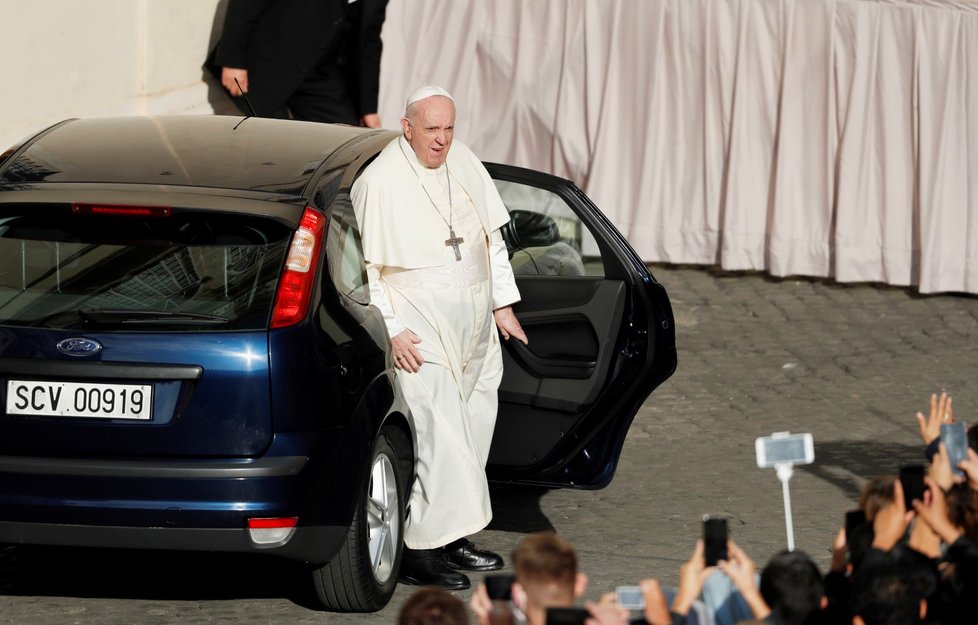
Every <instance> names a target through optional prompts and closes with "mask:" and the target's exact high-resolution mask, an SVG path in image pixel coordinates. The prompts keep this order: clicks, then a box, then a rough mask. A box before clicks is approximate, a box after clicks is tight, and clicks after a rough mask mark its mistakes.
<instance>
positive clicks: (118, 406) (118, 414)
mask: <svg viewBox="0 0 978 625" xmlns="http://www.w3.org/2000/svg"><path fill="white" fill-rule="evenodd" d="M7 414H21V415H38V416H57V417H88V418H101V419H141V420H144V421H148V420H149V419H151V418H152V416H153V387H152V385H149V384H93V383H91V382H84V383H80V382H40V381H35V380H8V381H7Z"/></svg>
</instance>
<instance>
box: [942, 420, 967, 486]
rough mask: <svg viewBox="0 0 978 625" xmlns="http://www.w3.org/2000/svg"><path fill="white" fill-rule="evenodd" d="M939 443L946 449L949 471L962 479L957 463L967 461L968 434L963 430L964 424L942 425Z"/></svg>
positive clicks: (962, 473) (959, 422) (960, 422)
mask: <svg viewBox="0 0 978 625" xmlns="http://www.w3.org/2000/svg"><path fill="white" fill-rule="evenodd" d="M941 442H942V443H944V447H945V448H946V449H947V457H948V459H949V460H950V461H951V471H953V472H954V474H955V475H957V476H958V477H963V476H964V471H962V470H961V469H959V468H958V463H959V462H961V461H962V460H967V459H968V433H967V431H965V429H964V422H963V421H955V422H954V423H942V424H941Z"/></svg>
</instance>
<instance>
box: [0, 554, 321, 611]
mask: <svg viewBox="0 0 978 625" xmlns="http://www.w3.org/2000/svg"><path fill="white" fill-rule="evenodd" d="M313 592H314V591H313V586H312V580H311V578H310V574H309V571H308V569H306V568H305V567H304V566H302V565H299V564H297V563H295V562H291V561H288V560H284V559H280V558H276V557H273V556H265V555H262V554H228V553H206V552H205V553H201V552H179V551H154V550H133V549H96V548H82V547H48V546H23V545H7V546H3V547H0V595H7V596H50V597H85V598H114V599H143V600H146V599H151V600H163V599H165V600H175V601H192V600H199V599H207V600H224V599H257V598H285V599H288V600H289V601H292V602H293V603H295V604H297V605H299V606H301V607H304V608H309V609H316V604H315V597H314V595H313Z"/></svg>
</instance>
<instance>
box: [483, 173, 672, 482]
mask: <svg viewBox="0 0 978 625" xmlns="http://www.w3.org/2000/svg"><path fill="white" fill-rule="evenodd" d="M487 167H488V169H489V172H490V174H491V175H492V177H493V179H494V180H495V181H496V186H497V188H498V189H499V192H500V195H501V196H502V198H503V202H504V203H505V204H506V207H507V209H508V210H509V212H510V217H511V219H510V222H509V224H508V225H507V226H506V227H505V228H504V238H505V239H506V243H507V247H508V248H509V252H510V262H511V264H512V265H513V271H514V273H515V275H516V283H517V285H518V286H519V290H520V294H521V296H522V300H521V301H520V302H519V303H518V304H516V305H515V306H514V310H515V311H516V314H517V316H518V318H519V320H520V323H521V324H522V326H523V329H524V330H525V331H526V335H527V337H528V339H529V345H523V344H522V343H520V342H518V341H516V340H515V339H511V340H510V341H508V342H506V341H504V342H503V363H504V369H505V370H504V374H503V380H502V384H501V385H500V389H499V415H498V418H497V421H496V430H495V434H494V436H493V441H492V448H491V451H490V453H489V466H488V473H489V477H490V479H491V480H493V481H495V482H509V483H524V484H536V485H547V486H558V487H567V486H573V487H579V488H602V487H604V486H606V485H607V484H608V483H609V482H610V481H611V478H612V477H613V476H614V473H615V468H616V467H617V464H618V457H619V455H620V453H621V449H622V445H623V443H624V440H625V435H626V433H627V432H628V428H629V426H630V425H631V422H632V419H633V418H634V416H635V413H636V412H638V409H639V408H640V407H641V405H642V403H643V402H644V401H645V399H646V398H647V397H648V396H649V394H651V393H652V391H653V390H654V389H655V388H656V387H657V386H658V385H659V384H661V383H662V382H663V381H664V380H666V379H667V378H668V377H669V376H670V375H671V374H672V373H673V371H675V368H676V346H675V333H674V324H673V317H672V308H671V306H670V304H669V298H668V296H667V295H666V292H665V289H664V288H663V287H662V286H661V285H660V284H658V283H657V282H656V281H655V279H654V278H653V277H652V274H651V273H649V271H648V269H647V268H646V266H645V264H644V263H643V262H642V261H641V260H640V259H639V257H638V256H637V255H636V253H635V251H634V250H632V248H631V247H630V246H629V245H628V242H627V241H625V239H624V238H623V237H622V235H621V234H620V233H619V232H618V231H617V230H616V229H615V227H614V226H613V225H612V224H611V222H609V221H608V219H607V218H605V217H604V215H602V214H601V212H600V211H599V210H598V209H597V207H596V206H595V205H594V204H593V203H592V202H591V201H590V200H589V199H588V198H587V196H585V195H584V193H583V192H582V191H581V190H580V189H578V188H577V186H576V185H574V183H572V182H570V181H568V180H564V179H562V178H557V177H554V176H549V175H546V174H541V173H539V172H534V171H531V170H526V169H521V168H517V167H511V166H504V165H494V164H487Z"/></svg>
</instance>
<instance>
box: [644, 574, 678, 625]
mask: <svg viewBox="0 0 978 625" xmlns="http://www.w3.org/2000/svg"><path fill="white" fill-rule="evenodd" d="M638 585H639V587H640V588H641V589H642V596H643V597H644V598H645V622H646V623H648V624H649V625H670V623H672V615H671V614H669V605H668V604H667V603H666V596H665V595H664V594H662V587H661V586H659V582H658V580H655V579H643V580H642V581H640V582H639V583H638Z"/></svg>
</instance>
